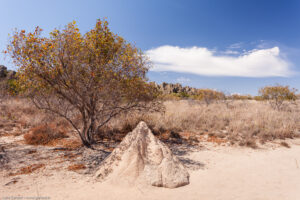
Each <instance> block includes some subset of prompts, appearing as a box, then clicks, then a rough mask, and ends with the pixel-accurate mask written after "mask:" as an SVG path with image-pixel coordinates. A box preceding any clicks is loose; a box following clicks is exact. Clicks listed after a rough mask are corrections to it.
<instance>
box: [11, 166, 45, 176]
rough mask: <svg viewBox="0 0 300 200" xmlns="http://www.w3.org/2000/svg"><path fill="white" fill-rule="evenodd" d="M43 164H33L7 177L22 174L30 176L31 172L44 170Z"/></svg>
mask: <svg viewBox="0 0 300 200" xmlns="http://www.w3.org/2000/svg"><path fill="white" fill-rule="evenodd" d="M44 167H45V164H33V165H29V166H26V167H23V168H21V169H19V170H18V171H17V172H15V173H10V174H9V176H16V175H23V174H31V173H32V172H34V171H36V170H38V169H40V168H44Z"/></svg>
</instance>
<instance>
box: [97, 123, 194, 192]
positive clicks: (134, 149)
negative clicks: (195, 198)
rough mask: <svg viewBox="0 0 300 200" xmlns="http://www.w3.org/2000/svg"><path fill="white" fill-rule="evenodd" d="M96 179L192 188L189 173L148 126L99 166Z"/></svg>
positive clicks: (141, 127) (140, 126)
mask: <svg viewBox="0 0 300 200" xmlns="http://www.w3.org/2000/svg"><path fill="white" fill-rule="evenodd" d="M96 178H97V179H100V180H109V181H111V182H113V183H126V184H134V183H138V184H141V183H142V184H143V183H144V184H150V185H153V186H158V187H166V188H176V187H180V186H184V185H187V184H189V173H188V172H187V170H186V169H185V167H184V166H183V165H182V163H181V162H180V161H179V160H178V159H177V158H176V157H175V156H174V155H173V154H172V152H171V150H170V149H169V148H168V147H167V146H166V145H165V144H164V143H162V142H161V141H160V140H158V139H157V138H156V137H155V136H154V135H153V134H152V132H151V130H150V129H149V128H148V126H147V124H146V123H145V122H140V123H139V124H138V126H137V127H136V128H135V129H134V130H133V131H132V132H130V133H128V134H127V136H126V137H125V138H124V139H123V141H122V142H121V143H120V144H119V146H118V147H117V148H115V150H114V151H113V152H112V153H111V155H110V156H109V157H107V159H105V160H104V161H103V163H102V164H101V165H100V168H99V170H98V171H97V172H96Z"/></svg>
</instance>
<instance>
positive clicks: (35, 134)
mask: <svg viewBox="0 0 300 200" xmlns="http://www.w3.org/2000/svg"><path fill="white" fill-rule="evenodd" d="M66 137H68V136H67V134H66V132H65V130H63V129H61V128H57V127H56V126H54V125H48V124H44V125H40V126H37V127H34V128H31V129H30V130H29V132H28V133H26V134H25V135H24V139H25V142H26V144H31V145H47V144H49V143H50V142H52V141H53V140H57V139H62V138H66Z"/></svg>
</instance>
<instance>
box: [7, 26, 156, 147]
mask: <svg viewBox="0 0 300 200" xmlns="http://www.w3.org/2000/svg"><path fill="white" fill-rule="evenodd" d="M41 32H42V29H41V28H39V27H36V29H35V31H34V32H33V33H28V34H26V33H25V31H24V30H21V31H15V32H14V33H13V35H12V39H11V42H10V44H9V45H8V48H7V52H8V53H9V54H10V55H11V57H12V59H13V61H14V63H15V64H16V65H17V66H19V70H18V73H17V81H18V84H17V85H18V86H19V90H20V91H21V92H22V93H23V94H26V95H27V96H28V97H30V99H31V100H32V101H33V103H34V105H36V106H37V107H38V108H40V109H43V110H46V111H50V112H52V113H55V114H57V115H58V116H60V117H63V118H65V119H66V120H67V121H68V122H70V124H71V125H72V126H73V127H74V128H75V129H76V131H77V132H78V134H79V136H80V138H81V140H82V142H83V144H84V145H85V146H87V147H91V144H92V143H93V135H94V134H95V133H96V132H97V130H99V128H101V127H102V126H103V125H105V124H106V123H107V122H108V121H110V120H111V119H112V118H113V117H115V116H117V115H118V114H120V113H122V112H128V111H130V110H133V109H139V110H140V109H150V108H153V106H151V105H149V103H150V102H153V100H154V99H155V98H156V96H157V95H156V89H155V88H154V86H153V85H151V84H149V83H147V79H146V72H147V71H148V69H149V67H150V63H149V61H148V60H147V58H146V57H145V56H144V54H143V53H142V52H141V51H140V50H139V49H138V48H136V47H135V46H133V45H132V44H130V43H127V42H126V41H125V40H124V39H123V38H122V37H120V36H118V35H116V34H114V33H113V32H111V31H110V29H109V27H108V22H107V21H106V20H97V23H96V25H95V27H94V28H93V29H91V30H90V31H88V32H87V33H85V34H84V35H82V34H81V33H80V32H79V29H78V28H77V26H76V23H75V22H72V23H69V24H68V25H67V26H65V28H64V29H63V30H57V29H55V30H54V31H53V32H51V33H50V37H42V36H41ZM76 116H79V117H80V119H81V122H82V123H81V124H80V125H78V124H77V123H76V122H75V120H74V118H75V117H76Z"/></svg>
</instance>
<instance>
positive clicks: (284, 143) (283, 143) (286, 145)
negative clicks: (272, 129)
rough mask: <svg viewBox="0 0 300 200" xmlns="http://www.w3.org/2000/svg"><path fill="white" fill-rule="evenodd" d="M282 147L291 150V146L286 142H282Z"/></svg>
mask: <svg viewBox="0 0 300 200" xmlns="http://www.w3.org/2000/svg"><path fill="white" fill-rule="evenodd" d="M280 145H281V146H284V147H286V148H291V146H290V145H289V144H288V143H287V142H285V141H282V142H280Z"/></svg>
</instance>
